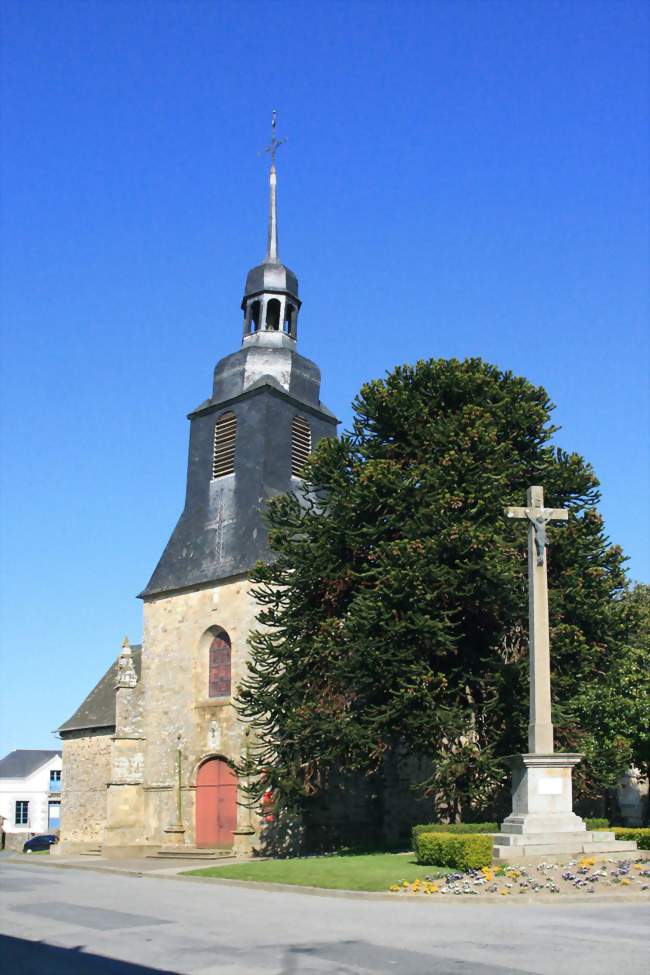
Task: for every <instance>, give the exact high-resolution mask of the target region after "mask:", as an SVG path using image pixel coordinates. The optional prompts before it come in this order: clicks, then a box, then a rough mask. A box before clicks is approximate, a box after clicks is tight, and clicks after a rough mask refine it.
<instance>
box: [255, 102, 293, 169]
mask: <svg viewBox="0 0 650 975" xmlns="http://www.w3.org/2000/svg"><path fill="white" fill-rule="evenodd" d="M277 125H278V113H277V112H276V110H275V109H273V112H272V114H271V141H270V143H269V144H268V146H267V147H266V149H264V150H263V151H264V152H268V153H270V155H271V166H272V168H273V169H275V157H276V155H277V152H278V149H279V148H280V146H281V145H283V144H284V143H285V142H286V141H287V140H286V138H284V139H278V137H277V135H276V129H277ZM261 154H262V153H259V155H261Z"/></svg>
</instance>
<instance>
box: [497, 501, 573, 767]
mask: <svg viewBox="0 0 650 975" xmlns="http://www.w3.org/2000/svg"><path fill="white" fill-rule="evenodd" d="M505 514H506V517H508V518H522V519H525V520H526V521H527V522H528V620H529V631H528V646H529V656H530V724H529V725H528V750H529V752H530V753H532V754H535V755H552V754H553V724H552V722H551V661H550V643H549V633H548V582H547V578H546V546H547V542H548V537H547V534H546V527H547V525H549V524H553V523H557V522H566V521H567V519H568V517H569V512H568V511H567V509H566V508H545V507H544V489H543V488H542V487H529V488H528V493H527V497H526V507H525V508H506V509H505Z"/></svg>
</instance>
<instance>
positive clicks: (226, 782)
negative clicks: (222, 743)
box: [196, 758, 237, 849]
mask: <svg viewBox="0 0 650 975" xmlns="http://www.w3.org/2000/svg"><path fill="white" fill-rule="evenodd" d="M236 829H237V776H236V775H235V773H234V771H233V770H232V768H231V767H230V765H228V763H227V762H226V761H224V760H223V758H209V759H208V760H207V761H206V762H203V764H202V765H201V766H200V767H199V771H198V773H197V776H196V845H197V846H200V847H213V846H225V847H228V849H230V847H231V846H232V839H233V837H232V834H233V832H234V831H235V830H236Z"/></svg>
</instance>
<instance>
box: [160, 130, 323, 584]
mask: <svg viewBox="0 0 650 975" xmlns="http://www.w3.org/2000/svg"><path fill="white" fill-rule="evenodd" d="M282 141H284V140H278V139H277V138H276V136H275V113H274V118H273V136H272V139H271V143H270V145H269V147H268V149H267V151H268V152H269V153H270V155H271V167H270V174H269V189H270V200H269V224H268V237H267V248H266V255H265V257H264V260H263V261H262V263H261V264H258V265H257V266H256V267H253V268H252V269H251V270H250V271H249V272H248V274H247V276H246V284H245V288H244V297H243V299H242V304H241V307H242V311H243V313H244V316H243V338H242V345H241V348H240V349H239V350H238V351H237V352H233V353H232V354H231V355H228V356H226V357H225V358H224V359H221V360H220V361H219V362H218V363H217V365H216V368H215V370H214V383H213V389H212V395H211V397H210V398H209V399H208V400H206V401H205V402H204V403H202V404H201V405H200V406H199V407H197V409H195V410H194V411H193V412H192V413H190V414H189V420H190V424H191V426H190V447H189V461H188V473H187V491H186V498H185V507H184V509H183V512H182V514H181V516H180V519H179V521H178V523H177V525H176V528H175V529H174V532H173V533H172V536H171V538H170V540H169V542H168V544H167V546H166V548H165V550H164V552H163V555H162V557H161V559H160V561H159V563H158V565H157V567H156V569H155V571H154V573H153V576H152V577H151V580H150V581H149V583H148V585H147V587H146V588H145V590H144V591H143V592H142V593H141V596H142V598H144V599H145V600H146V599H147V598H150V597H152V596H159V595H161V594H163V593H171V592H174V591H178V590H184V589H188V588H191V587H195V586H203V585H206V584H209V583H210V582H214V581H216V580H219V579H223V578H226V577H228V576H232V575H236V574H239V573H244V572H247V571H249V570H250V569H251V568H252V567H253V565H254V564H255V562H256V561H257V560H258V559H264V558H265V557H267V556H268V555H269V551H268V547H267V541H266V530H265V527H264V522H263V512H264V508H265V506H266V502H267V501H268V499H269V498H270V497H272V496H273V495H275V494H279V493H281V492H285V491H291V490H293V489H295V488H296V487H298V486H299V480H300V475H301V472H302V467H303V465H304V462H305V461H306V459H307V457H308V455H309V454H310V453H311V451H312V449H313V447H314V446H315V445H316V443H317V442H318V441H319V440H320V439H321V438H322V437H332V436H336V427H337V420H336V417H335V416H334V415H333V414H332V413H331V412H330V411H329V410H328V409H327V407H326V406H324V405H323V404H322V403H321V401H320V370H319V368H318V366H317V365H316V364H315V363H314V362H312V361H310V360H309V359H306V358H305V357H304V356H301V355H300V354H299V353H298V351H297V344H298V316H299V313H300V307H301V302H300V298H299V297H298V278H297V277H296V275H295V274H294V272H293V271H291V270H290V269H289V268H288V267H286V265H284V264H283V263H282V262H281V261H280V258H279V252H278V222H277V172H276V153H277V150H278V148H279V146H280V145H281V144H282Z"/></svg>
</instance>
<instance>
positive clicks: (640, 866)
mask: <svg viewBox="0 0 650 975" xmlns="http://www.w3.org/2000/svg"><path fill="white" fill-rule="evenodd" d="M632 866H633V867H634V869H635V870H643V864H642V863H633V864H632Z"/></svg>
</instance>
